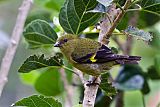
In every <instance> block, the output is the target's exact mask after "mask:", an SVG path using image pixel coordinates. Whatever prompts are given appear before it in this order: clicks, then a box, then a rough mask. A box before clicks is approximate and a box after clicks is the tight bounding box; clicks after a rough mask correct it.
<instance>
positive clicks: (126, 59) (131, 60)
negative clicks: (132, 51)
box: [115, 55, 141, 64]
mask: <svg viewBox="0 0 160 107" xmlns="http://www.w3.org/2000/svg"><path fill="white" fill-rule="evenodd" d="M140 60H141V57H140V56H127V55H117V58H116V60H115V61H116V62H117V64H138V61H140Z"/></svg>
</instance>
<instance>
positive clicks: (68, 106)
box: [60, 68, 73, 107]
mask: <svg viewBox="0 0 160 107" xmlns="http://www.w3.org/2000/svg"><path fill="white" fill-rule="evenodd" d="M60 74H61V79H62V81H63V84H64V88H65V90H66V93H67V97H66V98H65V99H66V106H65V107H72V106H73V105H72V89H71V87H70V86H69V83H68V80H67V77H66V73H65V70H64V69H63V68H61V69H60Z"/></svg>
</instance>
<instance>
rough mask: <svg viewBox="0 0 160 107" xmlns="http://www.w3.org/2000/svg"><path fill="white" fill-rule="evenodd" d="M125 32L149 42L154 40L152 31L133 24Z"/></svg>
mask: <svg viewBox="0 0 160 107" xmlns="http://www.w3.org/2000/svg"><path fill="white" fill-rule="evenodd" d="M124 34H126V35H129V36H133V37H136V38H138V39H142V40H144V41H147V42H149V41H152V38H153V37H152V36H151V34H150V33H148V32H145V31H143V30H140V29H138V28H136V27H133V26H128V28H127V29H125V30H124Z"/></svg>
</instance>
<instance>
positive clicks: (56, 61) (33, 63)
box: [18, 54, 63, 73]
mask: <svg viewBox="0 0 160 107" xmlns="http://www.w3.org/2000/svg"><path fill="white" fill-rule="evenodd" d="M62 64H63V62H62V60H61V59H60V58H59V57H57V56H53V57H50V58H48V59H45V58H44V54H43V55H41V56H36V55H33V56H30V57H29V58H27V59H26V61H25V62H24V63H23V64H22V66H21V67H20V69H19V70H18V72H20V73H28V72H31V71H33V70H36V69H40V68H46V67H57V66H61V65H62Z"/></svg>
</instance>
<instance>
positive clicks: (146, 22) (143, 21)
mask: <svg viewBox="0 0 160 107" xmlns="http://www.w3.org/2000/svg"><path fill="white" fill-rule="evenodd" d="M138 16H139V18H138V19H137V27H138V28H140V29H144V28H147V27H151V26H153V25H154V24H156V23H157V22H158V21H159V20H160V18H159V16H157V15H155V14H151V13H147V12H144V11H140V12H139V13H138ZM132 17H134V12H133V11H132V12H127V13H126V14H125V15H124V17H123V18H122V20H121V21H120V23H119V24H118V27H117V28H118V29H119V30H124V29H125V28H127V27H128V22H129V20H130V19H131V18H132ZM151 19H152V20H151Z"/></svg>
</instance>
